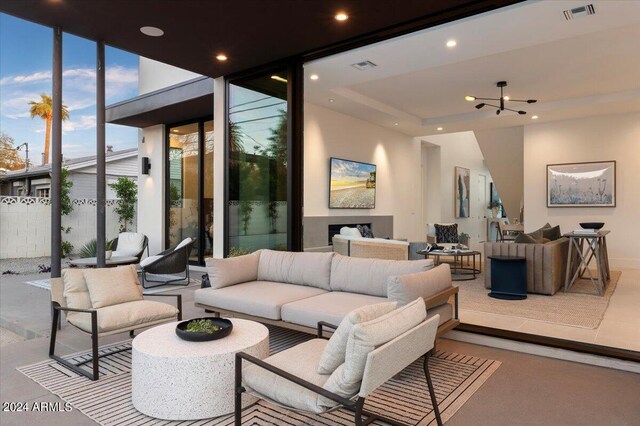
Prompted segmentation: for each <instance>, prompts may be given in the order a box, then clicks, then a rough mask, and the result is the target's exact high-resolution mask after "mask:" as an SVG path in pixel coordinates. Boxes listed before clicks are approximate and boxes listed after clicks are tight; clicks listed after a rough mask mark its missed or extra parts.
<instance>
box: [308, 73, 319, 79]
mask: <svg viewBox="0 0 640 426" xmlns="http://www.w3.org/2000/svg"><path fill="white" fill-rule="evenodd" d="M309 78H310V79H311V80H317V79H319V78H320V77H318V74H311V75H310V76H309Z"/></svg>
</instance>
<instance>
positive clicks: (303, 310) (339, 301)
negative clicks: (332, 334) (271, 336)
mask: <svg viewBox="0 0 640 426" xmlns="http://www.w3.org/2000/svg"><path fill="white" fill-rule="evenodd" d="M382 302H388V300H387V298H386V297H377V296H369V295H367V294H356V293H346V292H343V291H330V292H327V293H324V294H320V295H318V296H314V297H310V298H308V299H302V300H297V301H295V302H291V303H287V304H286V305H283V306H282V320H283V321H286V322H290V323H293V324H299V325H304V326H306V327H312V328H316V326H317V325H318V321H326V322H328V323H330V324H335V325H338V324H340V321H342V320H343V319H344V317H345V316H347V314H348V313H349V312H351V311H353V310H354V309H358V308H360V307H362V306H366V305H373V304H376V303H382Z"/></svg>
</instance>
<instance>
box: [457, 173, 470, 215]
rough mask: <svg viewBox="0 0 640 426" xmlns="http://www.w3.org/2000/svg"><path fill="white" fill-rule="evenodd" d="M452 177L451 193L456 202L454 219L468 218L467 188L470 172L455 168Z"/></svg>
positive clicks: (468, 186) (468, 198)
mask: <svg viewBox="0 0 640 426" xmlns="http://www.w3.org/2000/svg"><path fill="white" fill-rule="evenodd" d="M454 176H455V181H454V182H453V191H454V197H455V200H456V201H455V217H456V218H461V217H469V207H470V202H469V200H470V197H469V188H471V170H469V169H466V168H464V167H460V166H455V173H454Z"/></svg>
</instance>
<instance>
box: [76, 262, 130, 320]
mask: <svg viewBox="0 0 640 426" xmlns="http://www.w3.org/2000/svg"><path fill="white" fill-rule="evenodd" d="M82 273H83V274H84V280H85V281H86V283H87V288H88V289H89V297H90V298H91V306H92V307H93V308H95V309H98V308H103V307H105V306H112V305H119V304H121V303H126V302H134V301H136V300H142V287H141V286H140V282H139V281H138V273H137V271H136V267H135V266H134V265H128V266H119V267H117V268H100V269H83V270H82Z"/></svg>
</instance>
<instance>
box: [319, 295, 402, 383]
mask: <svg viewBox="0 0 640 426" xmlns="http://www.w3.org/2000/svg"><path fill="white" fill-rule="evenodd" d="M318 297H322V296H318ZM367 297H371V296H367ZM396 306H397V303H395V302H384V303H376V304H373V305H365V306H362V307H361V308H358V309H354V310H352V311H351V312H349V313H348V314H347V315H346V316H345V317H344V319H343V320H342V321H340V325H339V326H338V328H337V329H336V331H335V332H334V333H333V335H332V336H331V339H329V344H327V346H326V347H325V348H324V352H323V353H322V357H321V358H320V363H319V364H318V373H320V374H331V373H333V372H334V371H335V369H336V368H338V367H339V366H340V365H341V364H342V363H344V360H345V353H346V351H347V340H348V339H349V334H350V333H351V330H352V329H353V326H354V325H356V324H360V323H363V322H367V321H371V320H372V319H375V318H378V317H380V316H382V315H385V314H388V313H389V312H391V311H393V310H394V309H395V308H396Z"/></svg>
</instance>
